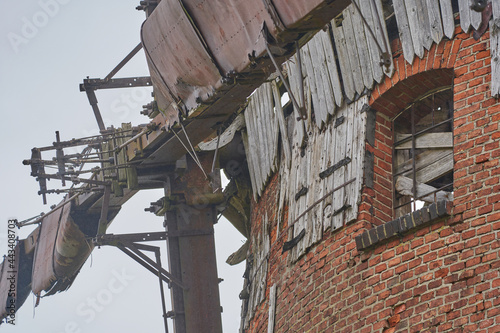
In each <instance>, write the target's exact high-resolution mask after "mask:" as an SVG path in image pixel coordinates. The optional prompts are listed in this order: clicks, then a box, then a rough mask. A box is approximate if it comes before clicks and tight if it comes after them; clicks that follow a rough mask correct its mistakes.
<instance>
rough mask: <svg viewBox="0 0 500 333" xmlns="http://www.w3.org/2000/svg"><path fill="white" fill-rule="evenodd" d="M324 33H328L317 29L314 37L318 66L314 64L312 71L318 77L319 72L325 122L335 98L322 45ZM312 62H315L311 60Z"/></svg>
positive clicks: (330, 112)
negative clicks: (324, 106)
mask: <svg viewBox="0 0 500 333" xmlns="http://www.w3.org/2000/svg"><path fill="white" fill-rule="evenodd" d="M325 34H328V32H325V31H322V30H321V31H319V32H318V33H317V34H316V37H315V43H314V46H315V49H316V54H317V56H318V60H317V61H318V62H317V65H318V66H314V71H315V73H316V77H318V75H317V74H318V72H319V77H318V79H319V78H320V79H321V85H322V87H323V96H324V99H325V104H326V109H325V111H324V116H323V118H324V119H323V122H325V123H326V121H327V118H328V114H333V112H334V111H335V98H334V93H333V90H332V85H331V83H330V73H329V68H328V66H327V55H326V51H325V48H324V47H323V38H324V37H323V36H324V35H325ZM313 64H316V63H315V62H314V60H313Z"/></svg>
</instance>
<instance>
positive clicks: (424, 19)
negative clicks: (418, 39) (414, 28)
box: [417, 0, 437, 50]
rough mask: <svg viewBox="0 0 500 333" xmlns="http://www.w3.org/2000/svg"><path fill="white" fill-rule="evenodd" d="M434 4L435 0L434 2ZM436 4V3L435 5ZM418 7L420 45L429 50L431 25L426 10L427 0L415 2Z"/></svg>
mask: <svg viewBox="0 0 500 333" xmlns="http://www.w3.org/2000/svg"><path fill="white" fill-rule="evenodd" d="M434 2H436V0H434ZM436 4H437V3H436ZM417 6H418V8H419V9H418V11H417V13H418V16H419V19H418V21H419V23H420V29H421V31H422V45H424V48H425V49H426V50H430V48H431V46H432V42H433V40H432V32H431V24H430V22H429V10H428V8H427V0H417Z"/></svg>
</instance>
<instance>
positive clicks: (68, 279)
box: [31, 204, 93, 295]
mask: <svg viewBox="0 0 500 333" xmlns="http://www.w3.org/2000/svg"><path fill="white" fill-rule="evenodd" d="M71 206H72V204H67V205H65V206H64V208H63V209H61V210H59V211H58V212H56V213H54V214H51V215H50V216H48V217H47V218H46V219H44V220H43V221H42V223H41V230H40V236H39V238H38V243H37V246H36V249H35V258H34V263H33V274H32V286H31V288H32V291H33V293H34V294H37V295H38V294H40V293H41V292H42V291H46V292H47V294H53V293H55V292H57V291H61V290H66V289H67V288H68V287H69V286H70V285H71V283H72V281H73V279H74V277H75V276H76V274H77V272H78V271H79V269H80V268H81V266H82V265H83V263H84V262H85V260H87V258H88V256H89V255H90V252H91V251H92V248H93V247H92V245H91V244H89V243H87V241H86V239H85V234H83V233H82V232H81V231H80V229H79V228H78V226H77V225H76V224H75V223H74V222H73V219H72V218H71V216H70V212H71Z"/></svg>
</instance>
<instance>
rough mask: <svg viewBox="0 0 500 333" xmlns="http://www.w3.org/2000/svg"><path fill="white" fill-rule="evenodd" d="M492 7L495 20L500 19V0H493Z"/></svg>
mask: <svg viewBox="0 0 500 333" xmlns="http://www.w3.org/2000/svg"><path fill="white" fill-rule="evenodd" d="M491 9H492V10H493V20H497V19H500V1H492V2H491ZM497 25H498V24H497ZM490 27H491V24H490Z"/></svg>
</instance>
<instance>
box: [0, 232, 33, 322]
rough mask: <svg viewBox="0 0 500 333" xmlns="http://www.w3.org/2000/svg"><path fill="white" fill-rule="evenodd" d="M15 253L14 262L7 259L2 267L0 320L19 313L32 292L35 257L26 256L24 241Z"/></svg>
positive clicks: (0, 277) (17, 246)
mask: <svg viewBox="0 0 500 333" xmlns="http://www.w3.org/2000/svg"><path fill="white" fill-rule="evenodd" d="M14 251H15V258H14V260H9V258H8V257H6V258H5V259H4V261H3V262H2V264H1V266H0V320H3V319H4V318H7V317H10V315H12V314H14V313H15V312H17V310H19V308H20V307H21V306H22V305H23V304H24V302H25V301H26V299H27V298H28V295H29V293H30V291H31V288H30V285H31V268H32V265H33V255H32V254H26V249H25V246H24V242H22V241H21V242H20V243H18V244H17V245H16V247H15V249H14ZM12 283H15V285H13V284H12ZM12 304H14V305H12Z"/></svg>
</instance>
